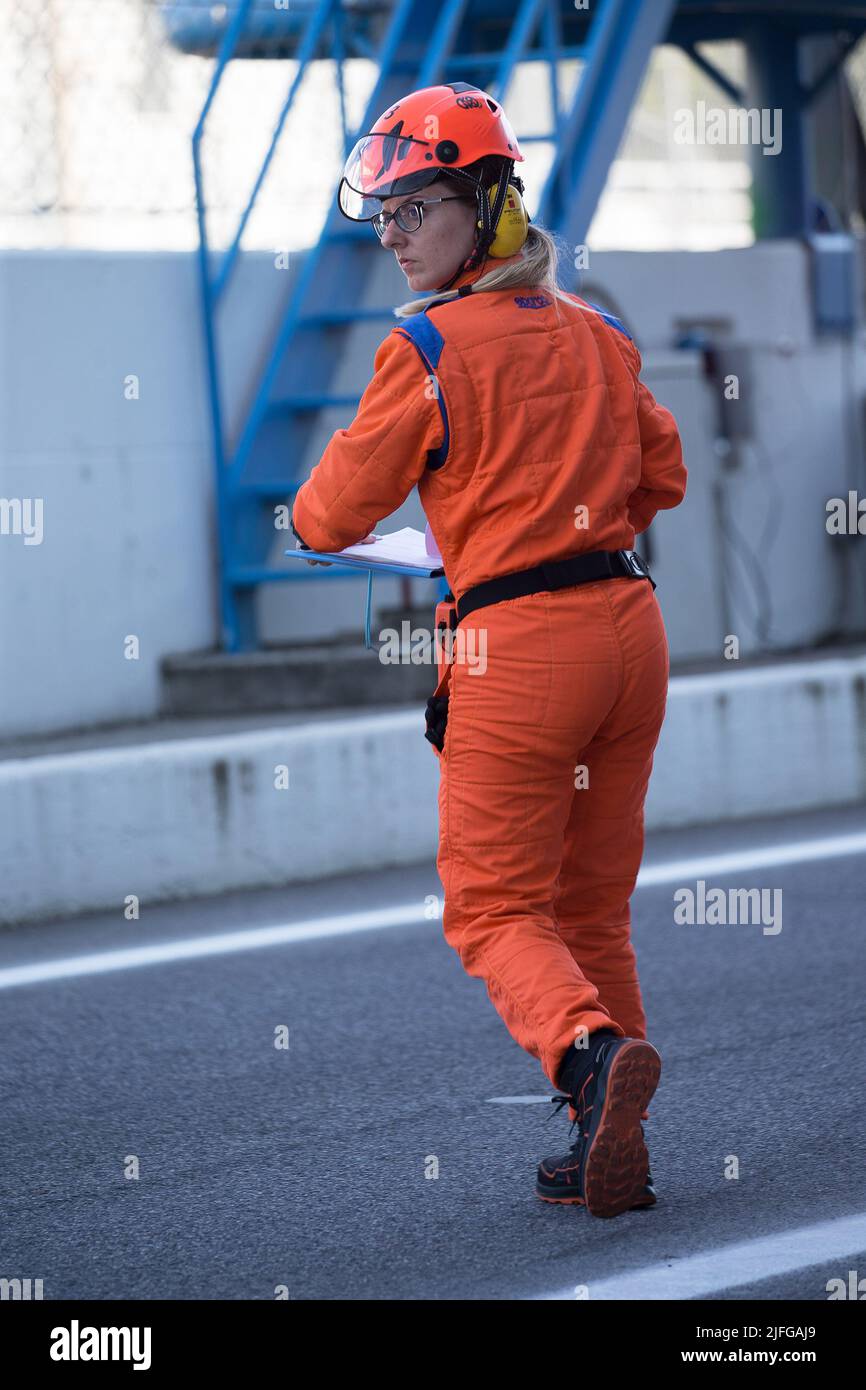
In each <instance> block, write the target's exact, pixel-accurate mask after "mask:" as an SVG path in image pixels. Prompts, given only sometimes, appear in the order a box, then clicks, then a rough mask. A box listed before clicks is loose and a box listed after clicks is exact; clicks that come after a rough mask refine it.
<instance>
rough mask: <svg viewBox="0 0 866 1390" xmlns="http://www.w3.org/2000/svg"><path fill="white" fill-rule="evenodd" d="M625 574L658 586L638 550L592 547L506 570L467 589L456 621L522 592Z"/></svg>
mask: <svg viewBox="0 0 866 1390" xmlns="http://www.w3.org/2000/svg"><path fill="white" fill-rule="evenodd" d="M624 576H625V577H627V578H629V579H648V580H649V582H650V584H652V586H653V588H655V587H656V586H655V581H654V579H653V577H652V575H651V574H650V572H649V570H648V569H647V567H646V562H645V561H644V559H643V557H642V556H640V555H638V553H637V551H636V550H590V551H588V552H587V553H585V554H583V555H572V556H570V557H569V559H567V560H546V561H545V562H544V563H543V564H541V565H534V566H533V568H532V569H529V570H518V571H517V572H516V573H515V574H503V575H501V576H500V577H499V578H498V579H488V580H485V582H484V583H483V584H476V585H474V586H473V588H471V589H467V590H466V593H465V594H463V595H462V596H461V598H460V599H459V600H458V602H457V622H458V623H459V622H460V620H461V619H462V618H465V617H466V615H467V614H468V613H471V612H473V610H474V609H476V608H485V607H486V606H487V604H488V603H501V602H502V601H503V599H507V598H520V597H521V596H522V595H523V594H537V593H541V592H546V591H548V590H551V589H569V588H571V587H572V585H574V584H589V583H591V582H592V581H593V580H594V579H620V578H622V577H624Z"/></svg>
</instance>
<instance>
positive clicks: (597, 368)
mask: <svg viewBox="0 0 866 1390" xmlns="http://www.w3.org/2000/svg"><path fill="white" fill-rule="evenodd" d="M522 159H523V155H522V154H521V152H520V150H519V148H518V144H517V140H516V138H515V136H514V132H513V131H512V129H511V126H510V124H509V123H508V121H507V119H506V117H505V114H504V112H503V110H502V108H501V106H500V105H499V104H498V103H497V102H496V101H494V100H493V99H492V98H491V97H489V96H488V95H487V93H485V92H482V91H480V90H478V89H477V88H474V87H471V86H470V85H468V84H466V83H460V82H455V83H451V84H448V85H443V86H437V87H430V88H426V89H424V90H422V91H419V92H414V93H412V94H411V95H409V96H408V97H405V98H404V99H402V100H400V101H398V102H396V103H395V104H394V105H393V106H391V107H389V109H388V110H387V111H386V112H385V113H384V114H383V115H382V117H381V118H380V119H379V120H378V121H377V122H376V125H375V127H374V129H373V131H371V132H369V133H368V134H366V135H365V136H363V137H362V138H361V139H360V140H359V141H358V143H357V145H356V146H355V148H354V150H353V151H352V154H351V155H350V157H349V159H348V160H347V162H346V166H345V170H344V176H343V179H342V182H341V185H340V193H339V200H340V207H341V209H342V211H343V212H344V213H345V214H346V215H347V216H349V217H352V218H354V219H356V220H372V222H373V226H374V230H375V231H376V233H377V234H378V236H379V238H380V240H381V243H382V246H383V248H384V249H385V250H388V251H392V252H393V253H394V255H395V256H396V258H397V260H398V262H399V263H400V266H401V268H402V269H403V272H404V274H405V276H406V279H407V281H408V283H409V287H410V289H411V290H413V291H414V292H415V293H416V295H419V296H421V297H420V298H416V299H415V300H413V301H411V302H410V303H408V304H405V305H403V306H402V308H400V309H398V310H397V313H398V315H399V316H400V317H401V323H400V324H399V325H398V326H397V327H395V328H394V329H393V330H392V332H391V333H390V334H389V336H388V337H387V338H386V339H385V341H384V342H383V343H382V345H381V346H380V347H379V349H378V351H377V353H376V358H375V375H374V377H373V380H372V381H371V383H370V385H369V387H368V388H367V391H366V392H365V393H364V396H363V398H362V400H361V404H360V407H359V410H358V414H357V416H356V418H355V420H354V421H353V423H352V424H351V425H350V427H349V428H348V429H347V430H340V431H338V432H337V433H336V434H335V435H334V436H333V438H332V440H331V442H330V444H329V445H328V448H327V449H326V451H325V454H324V456H323V457H322V459H321V461H320V462H319V463H318V464H317V465H316V467H315V468H314V469H313V471H312V474H311V476H310V478H309V480H308V481H307V482H306V483H305V484H304V485H303V486H302V487H301V488H300V490H299V491H298V493H297V496H296V499H295V505H294V511H293V526H294V527H295V534H296V535H297V536H298V544H299V545H305V546H308V547H310V548H312V549H316V550H339V549H342V548H343V547H345V546H347V545H351V544H354V543H357V542H358V541H359V539H361V538H366V537H367V536H368V533H369V532H370V531H371V528H372V527H373V526H374V525H375V524H376V523H377V522H378V521H379V520H380V519H381V518H383V517H385V516H388V515H389V514H390V513H391V512H393V511H394V510H396V508H397V507H398V506H399V505H400V504H401V503H402V502H403V501H404V499H405V498H406V497H407V496H408V494H409V492H410V491H411V490H412V488H413V487H415V486H416V485H417V487H418V492H419V496H420V499H421V502H422V505H423V507H424V510H425V512H426V515H427V518H428V521H429V524H430V527H431V530H432V533H433V536H434V538H435V539H436V541H437V543H438V546H439V550H440V553H441V555H442V557H443V563H444V567H445V574H446V576H447V581H448V584H449V586H450V589H451V591H452V593H451V594H449V596H448V603H447V604H440V607H439V609H437V619H438V617H439V613H440V611H442V610H443V608H446V609H450V610H451V611H450V612H448V613H446V619H447V618H450V621H451V625H453V624H454V622H455V619H456V622H457V623H459V629H458V631H459V632H462V634H463V637H464V646H465V650H469V651H474V652H476V653H477V652H478V650H479V647H480V645H481V642H482V641H486V648H485V662H484V669H483V673H482V672H481V670H480V667H479V669H472V667H471V665H470V663H469V662H468V661H467V662H461V661H460V660H453V661H449V662H447V664H445V665H444V673H443V674H442V676H441V679H440V683H439V687H438V689H437V692H436V696H435V697H433V698H432V699H431V701H430V702H429V703H428V724H429V728H428V732H427V737H428V738H429V739H430V741H431V742H432V743H433V744H434V747H435V748H436V750H437V754H438V755H439V757H440V765H441V777H440V790H439V817H440V839H439V853H438V858H437V868H438V870H439V873H440V876H441V879H442V883H443V887H444V891H445V907H444V918H443V930H444V934H445V937H446V940H447V941H448V942H449V944H450V945H451V946H452V947H453V948H454V949H455V950H456V951H457V952H458V954H459V956H460V959H461V962H462V964H463V966H464V968H465V969H466V971H467V972H468V973H469V974H470V975H474V976H478V977H480V978H481V979H483V980H484V982H485V985H486V987H487V990H488V993H489V995H490V998H491V1000H492V1002H493V1004H494V1005H495V1007H496V1009H497V1010H498V1011H499V1013H500V1014H501V1016H502V1018H503V1020H504V1022H505V1023H506V1025H507V1027H508V1029H509V1030H510V1032H511V1034H512V1036H513V1037H514V1038H515V1039H516V1041H517V1042H518V1043H519V1044H520V1045H521V1046H522V1047H523V1048H525V1049H526V1050H527V1051H528V1052H530V1053H531V1054H532V1055H533V1056H534V1057H536V1058H538V1059H539V1061H540V1063H541V1066H542V1068H543V1070H544V1072H545V1074H546V1076H547V1077H548V1079H549V1080H550V1081H551V1083H552V1084H553V1085H554V1086H559V1087H560V1088H561V1091H562V1094H560V1095H559V1096H555V1097H553V1099H554V1101H555V1102H556V1103H557V1105H558V1106H560V1107H561V1106H563V1105H565V1104H566V1103H567V1104H568V1107H569V1113H570V1116H571V1119H572V1128H574V1125H575V1124H576V1125H577V1137H576V1139H575V1141H574V1143H573V1145H572V1146H571V1149H570V1150H569V1152H568V1153H567V1154H563V1155H560V1156H557V1157H555V1158H551V1159H545V1160H543V1161H542V1163H541V1164H540V1165H539V1169H538V1177H537V1182H536V1192H537V1194H538V1196H540V1197H542V1198H543V1199H544V1200H546V1201H552V1202H566V1203H576V1204H578V1205H585V1206H586V1207H587V1209H588V1210H589V1211H590V1212H591V1213H592V1214H594V1215H596V1216H602V1217H610V1216H616V1215H618V1214H619V1213H621V1212H624V1211H626V1210H628V1209H631V1208H633V1207H637V1206H649V1205H652V1204H653V1203H654V1202H655V1193H654V1191H653V1187H652V1180H651V1176H650V1172H649V1161H648V1155H647V1150H646V1143H645V1133H644V1128H643V1124H642V1121H643V1120H645V1119H647V1118H648V1112H647V1109H646V1106H647V1104H648V1102H649V1100H650V1097H651V1096H652V1094H653V1092H654V1090H655V1088H656V1085H657V1084H658V1078H659V1074H660V1068H661V1059H660V1057H659V1054H658V1052H657V1051H656V1049H655V1048H654V1047H653V1046H652V1045H651V1044H650V1043H649V1042H648V1041H647V1039H646V1018H645V1014H644V1010H643V1005H642V1000H641V993H640V987H639V983H638V977H637V971H636V964H635V955H634V950H633V947H632V943H631V937H630V908H629V900H630V897H631V894H632V891H633V889H634V886H635V880H636V878H637V873H638V868H639V865H640V860H641V856H642V853H643V808H644V799H645V796H646V790H647V784H648V780H649V776H650V771H651V768H652V761H653V751H654V749H655V746H656V742H657V740H658V736H659V731H660V729H661V725H662V721H663V718H664V712H665V701H666V697H667V682H668V646H667V639H666V634H665V628H664V624H663V621H662V616H661V611H660V609H659V606H658V603H657V601H656V599H655V596H654V592H653V591H654V588H655V585H654V584H653V583H652V581H651V579H650V578H649V575H648V573H647V571H646V567H645V565H644V564H643V562H642V561H641V559H640V557H638V556H637V555H636V552H634V551H633V550H632V549H631V547H632V546H633V544H634V537H635V533H636V532H641V531H644V530H645V529H646V528H647V526H648V525H649V524H650V522H651V520H652V518H653V516H654V515H655V513H656V512H657V511H658V510H659V509H660V508H666V507H675V506H676V505H677V504H678V503H679V502H680V501H681V500H682V498H683V496H684V493H685V483H686V470H685V468H684V466H683V460H682V450H681V447H680V441H679V436H678V433H677V428H676V424H675V422H674V420H673V418H672V417H671V415H670V414H669V413H668V411H666V410H664V409H663V408H662V407H661V406H659V405H657V403H656V402H655V400H654V399H653V397H652V395H651V394H650V392H649V391H648V390H647V388H646V387H645V386H644V385H643V384H642V383H641V382H640V381H639V379H638V374H639V372H640V367H641V361H640V355H639V353H638V351H637V349H636V347H635V345H634V342H633V341H632V339H631V337H630V336H629V334H628V333H627V332H626V330H625V329H624V328H623V326H622V324H621V323H619V321H618V320H616V319H614V318H612V317H611V316H610V315H607V314H604V313H602V312H601V311H600V310H597V309H596V308H595V307H594V306H590V305H588V304H586V303H584V302H583V301H582V300H580V299H579V298H578V297H577V296H575V295H570V294H566V293H565V292H564V291H562V290H560V289H559V288H558V286H557V282H556V247H555V243H554V242H553V239H552V238H551V236H550V235H549V234H548V233H547V232H545V231H544V230H543V229H542V228H540V227H537V226H534V225H533V224H531V223H530V222H529V219H528V218H527V215H526V213H525V210H524V207H523V201H522V197H521V194H522V192H523V185H522V183H521V181H520V180H519V179H517V178H515V177H514V173H513V171H514V162H515V161H521V160H522ZM455 596H456V613H455V612H454V608H455ZM458 651H459V643H458ZM442 669H443V667H442V666H441V665H440V670H442Z"/></svg>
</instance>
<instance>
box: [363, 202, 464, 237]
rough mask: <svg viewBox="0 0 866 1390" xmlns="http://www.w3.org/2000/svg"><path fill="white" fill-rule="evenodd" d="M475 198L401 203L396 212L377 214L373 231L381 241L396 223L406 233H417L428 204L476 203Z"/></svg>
mask: <svg viewBox="0 0 866 1390" xmlns="http://www.w3.org/2000/svg"><path fill="white" fill-rule="evenodd" d="M474 202H475V199H474V198H467V197H461V196H459V195H458V196H457V197H456V198H419V199H418V200H417V201H416V202H412V203H401V204H400V206H399V207H398V208H397V210H396V212H384V211H383V212H377V213H376V216H375V217H373V218H372V219H371V220H372V223H373V231H374V232H375V233H376V236H377V237H378V238H379V240H380V241H381V239H382V237H383V236H384V235H385V233H386V231H387V230H388V227H389V226H390V224H391V223H392V222H396V223H397V226H398V227H401V228H402V230H403V231H404V232H417V230H418V228H419V227H420V226H421V223H422V222H423V221H424V213H423V211H422V209H423V207H424V205H425V204H426V203H474Z"/></svg>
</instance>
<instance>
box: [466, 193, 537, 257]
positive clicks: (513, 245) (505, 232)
mask: <svg viewBox="0 0 866 1390" xmlns="http://www.w3.org/2000/svg"><path fill="white" fill-rule="evenodd" d="M497 186H498V185H497V184H493V186H492V188H490V189H489V190H488V193H487V196H488V198H489V200H490V206H491V207H492V206H493V204H494V202H495V199H496V190H497ZM477 226H478V227H479V228H480V227H481V223H480V221H479V222H478V223H477ZM528 232H529V218H528V216H527V213H526V208H525V207H524V205H523V199H522V197H521V196H520V191H519V189H517V188H515V186H514V184H513V183H510V184H509V185H508V191H507V193H506V195H505V204H504V206H503V208H502V212H501V213H500V215H499V221H498V222H497V223H496V234H495V236H494V238H493V241H492V242H491V244H490V246H489V248H488V251H487V255H488V256H497V257H503V256H514V255H515V254H516V253H517V252H518V251H519V250H520V248H521V246H522V245H523V243H524V242H525V241H526V238H527V235H528Z"/></svg>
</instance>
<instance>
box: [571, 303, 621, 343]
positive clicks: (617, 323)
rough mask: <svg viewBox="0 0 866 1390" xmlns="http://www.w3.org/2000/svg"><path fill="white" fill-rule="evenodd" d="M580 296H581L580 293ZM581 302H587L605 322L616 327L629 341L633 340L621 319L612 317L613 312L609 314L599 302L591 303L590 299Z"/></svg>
mask: <svg viewBox="0 0 866 1390" xmlns="http://www.w3.org/2000/svg"><path fill="white" fill-rule="evenodd" d="M581 298H583V296H582V295H581ZM583 302H584V304H588V305H589V307H590V308H591V309H595V310H597V311H598V313H599V314H600V315H601V317H602V318H603V319H604V321H605V323H609V324H610V326H611V328H618V329H619V331H620V333H624V334H625V336H626V337H627V338H630V339H631V341H632V342H634V338H632V335H631V334H630V333H629V331H628V329H627V328H626V326H625V324H624V323H623V322H622V320H621V319H617V318H614V316H613V314H609V313H608V312H607V310H606V309H602V307H601V305H600V304H593V302H592V300H591V299H584V301H583Z"/></svg>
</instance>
